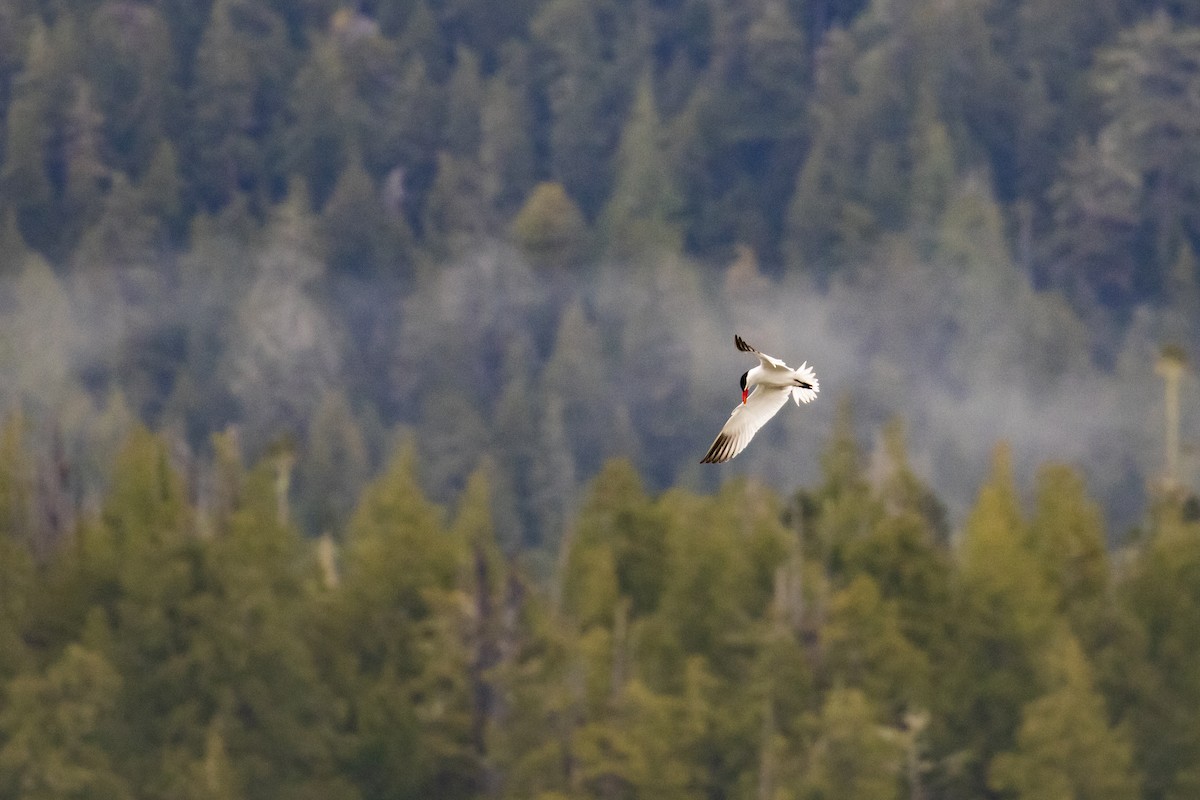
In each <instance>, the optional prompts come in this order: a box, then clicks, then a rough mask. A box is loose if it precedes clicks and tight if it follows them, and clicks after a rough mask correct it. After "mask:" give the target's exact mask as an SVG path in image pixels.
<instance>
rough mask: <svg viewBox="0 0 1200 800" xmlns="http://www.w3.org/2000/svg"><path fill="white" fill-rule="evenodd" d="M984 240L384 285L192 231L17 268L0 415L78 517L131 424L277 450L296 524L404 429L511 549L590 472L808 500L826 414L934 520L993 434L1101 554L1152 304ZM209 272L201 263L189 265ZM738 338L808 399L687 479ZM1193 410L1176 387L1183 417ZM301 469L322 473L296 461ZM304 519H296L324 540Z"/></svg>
mask: <svg viewBox="0 0 1200 800" xmlns="http://www.w3.org/2000/svg"><path fill="white" fill-rule="evenodd" d="M970 201H971V198H969V197H968V198H966V199H965V200H964V202H970ZM980 202H981V204H982V206H981V207H986V203H984V202H983V201H980ZM989 224H990V223H989V222H988V218H987V215H986V213H983V212H981V213H980V214H979V215H976V216H975V217H971V216H970V215H968V216H967V217H966V219H965V221H964V223H963V225H962V228H961V230H960V231H959V238H958V240H957V241H954V237H949V239H947V238H946V237H943V239H941V240H939V241H934V242H916V243H914V242H911V241H908V240H897V241H896V242H894V243H892V244H891V246H890V247H888V248H886V249H885V248H881V249H880V255H879V259H880V261H879V263H876V264H872V265H864V266H863V268H862V269H860V270H857V271H852V272H848V273H847V275H848V277H846V278H844V279H839V280H836V281H831V282H829V283H828V285H825V286H817V285H816V284H814V283H813V282H811V281H808V280H806V279H802V278H792V279H785V280H777V279H770V278H767V277H764V276H763V275H762V274H761V272H760V270H759V268H758V266H757V265H756V263H755V262H754V259H753V257H752V256H751V255H750V254H747V253H743V255H742V257H741V258H740V259H739V260H738V261H737V262H735V263H733V264H731V265H721V266H717V267H705V266H703V265H698V264H695V263H690V262H687V261H685V260H684V259H682V258H680V257H678V256H663V257H662V258H660V259H652V258H644V259H642V260H639V261H635V262H631V263H620V264H618V263H611V262H610V263H607V264H605V265H603V266H599V267H596V268H593V269H588V270H581V271H579V272H578V273H571V272H568V271H566V270H542V269H538V268H535V267H532V266H530V265H529V264H528V263H527V262H526V260H525V259H524V258H523V257H522V256H521V255H520V254H519V253H518V252H516V251H515V250H513V249H512V248H510V247H508V246H506V245H503V244H500V243H489V244H483V245H480V246H476V247H473V248H471V249H470V250H468V251H466V252H465V253H464V254H463V255H460V256H458V257H456V258H455V259H454V260H453V261H452V263H447V264H443V265H439V267H438V269H437V270H436V271H434V272H432V273H431V274H430V275H431V276H430V277H429V278H428V279H426V280H424V281H423V282H422V283H421V284H420V285H418V286H417V287H415V288H408V287H401V286H397V285H392V284H389V283H388V282H386V281H382V280H379V281H370V280H364V279H361V278H347V277H345V276H338V275H332V274H329V273H328V272H327V271H326V270H325V269H324V268H323V267H322V265H321V264H320V263H319V261H317V260H316V259H314V258H313V257H311V256H310V255H308V251H307V250H306V244H305V242H304V241H303V240H302V239H297V238H296V237H295V236H293V235H292V233H294V232H295V229H294V228H289V227H288V225H287V224H284V223H280V224H278V225H277V226H276V229H275V234H274V235H273V236H269V237H266V238H265V239H263V240H259V241H256V242H252V243H244V242H238V241H236V240H232V239H229V238H223V237H220V236H217V237H214V238H213V239H212V240H210V241H205V242H201V243H200V245H199V246H198V247H197V248H196V249H195V250H193V251H192V252H190V253H187V254H184V255H182V256H180V257H178V258H176V259H173V260H171V261H170V262H168V263H166V264H163V265H159V266H156V268H155V269H154V270H148V269H140V268H136V267H128V266H125V267H98V268H96V269H94V270H77V271H76V272H74V273H73V274H72V275H71V277H70V278H69V279H68V280H65V281H64V280H61V279H59V278H58V277H57V276H56V275H55V273H54V272H53V271H52V270H50V269H49V268H48V267H47V266H46V265H45V264H44V263H43V262H41V261H40V259H37V258H36V257H30V258H27V259H26V262H25V266H24V267H23V269H22V270H21V271H20V272H19V273H18V274H17V275H16V276H15V277H13V278H10V279H7V280H6V281H5V283H4V284H3V296H4V300H5V302H4V304H3V306H2V307H0V308H2V312H0V326H3V330H4V334H5V335H4V338H3V340H4V342H5V343H6V347H5V350H4V351H3V353H2V354H0V358H3V360H4V363H3V365H2V366H3V370H4V373H5V375H6V376H10V379H9V380H7V381H6V382H5V385H4V387H3V392H4V398H3V399H4V401H5V403H6V404H13V403H20V404H22V405H23V406H25V407H26V408H28V409H31V410H32V415H31V416H32V418H33V419H34V420H36V421H37V424H36V425H35V426H34V427H35V429H36V430H38V431H39V432H40V433H41V434H42V438H43V441H44V442H49V440H50V436H51V434H52V433H53V434H54V435H55V436H57V437H59V438H60V439H61V440H63V441H65V442H66V443H67V444H66V446H67V448H68V450H69V451H70V454H71V455H73V456H76V457H77V458H78V460H79V461H80V467H79V468H78V469H77V471H76V475H75V476H74V478H73V480H74V482H75V493H76V495H77V496H78V497H79V498H81V502H82V501H85V500H86V498H88V497H94V496H96V494H97V493H98V492H99V491H100V488H101V486H102V483H103V479H104V467H103V465H104V464H105V463H106V458H105V455H104V454H105V453H106V452H111V448H113V447H115V445H116V443H117V442H118V441H119V440H120V436H121V434H122V432H123V431H124V430H125V429H126V428H127V427H128V425H129V424H130V423H131V422H132V421H133V420H134V419H139V418H140V419H142V420H144V421H146V422H148V423H149V424H151V425H153V426H155V427H157V428H159V429H162V430H164V431H167V432H168V433H169V434H170V435H171V436H172V437H173V439H174V440H175V441H176V445H177V447H176V449H177V451H178V455H179V458H180V459H181V460H182V461H185V462H186V461H189V460H190V461H194V462H195V461H203V460H204V459H205V458H207V453H208V452H209V451H208V447H209V445H208V439H209V437H210V436H211V435H212V434H213V433H216V432H219V431H221V430H225V429H226V428H228V427H229V426H234V427H235V428H236V429H237V431H238V433H239V436H240V437H241V438H242V440H243V442H244V444H245V446H246V447H247V448H248V449H249V452H250V454H251V455H252V456H253V455H255V454H258V455H261V454H262V453H264V452H266V451H267V449H268V448H270V447H272V446H275V445H276V443H278V442H279V441H281V440H286V441H289V442H291V443H292V444H293V445H294V446H296V447H297V448H298V450H299V452H300V455H301V458H300V464H301V469H300V473H299V480H298V482H297V484H296V494H297V502H298V505H299V506H301V507H313V508H318V507H319V506H320V505H321V504H320V503H313V502H310V501H309V497H308V496H309V495H312V496H315V495H316V494H321V495H322V496H325V497H328V496H332V495H333V494H334V492H333V491H332V490H334V489H336V490H337V491H339V492H344V493H345V494H346V495H347V496H353V495H354V493H355V491H356V490H357V489H358V488H359V487H360V485H361V483H362V482H363V481H365V480H366V479H367V478H368V477H369V476H370V474H371V473H372V472H373V471H374V470H375V469H376V468H377V467H378V465H379V464H380V463H381V461H382V459H383V458H384V457H385V456H386V454H387V453H388V452H389V450H390V448H391V447H392V444H393V442H394V441H395V440H396V438H397V437H400V438H403V437H406V436H408V437H415V439H416V442H417V444H418V448H419V451H420V454H421V472H422V476H423V480H425V482H426V484H427V488H428V490H429V491H430V492H431V493H432V495H433V496H434V497H435V498H438V499H440V500H442V501H449V500H452V499H453V498H455V497H456V496H457V494H458V492H459V491H460V490H461V488H462V486H463V485H464V482H465V479H466V476H467V475H468V474H469V473H470V472H471V470H473V469H474V468H475V467H476V466H477V465H478V464H479V463H480V460H481V459H483V458H485V457H486V458H489V459H491V460H492V461H493V462H494V463H495V464H496V465H497V466H498V467H499V468H500V470H499V472H500V474H502V475H503V476H504V479H503V481H504V483H505V484H506V485H505V486H503V487H502V488H503V491H499V492H497V497H498V498H499V499H498V500H497V504H498V505H499V506H502V507H501V508H497V509H496V513H497V517H498V520H499V525H500V528H501V529H502V537H503V538H504V539H505V540H506V541H507V542H508V543H509V545H510V546H515V545H518V544H525V545H553V543H554V542H555V541H556V540H557V538H558V536H560V535H561V526H562V524H563V521H564V520H565V519H567V518H569V515H570V514H571V512H572V509H573V508H574V504H575V502H576V499H577V497H578V495H579V491H580V487H581V486H582V484H584V483H585V482H586V481H588V480H589V479H590V478H591V477H592V476H593V475H595V474H596V472H597V471H598V470H599V468H600V466H601V465H602V464H603V463H604V461H605V460H606V459H609V458H613V457H629V458H630V459H632V460H633V462H634V463H635V464H636V465H637V466H638V467H639V468H640V470H641V471H642V473H643V475H644V476H645V478H646V479H647V481H648V483H649V485H650V486H652V487H655V488H665V487H669V486H672V485H682V486H686V487H691V488H697V489H703V490H711V489H714V488H715V487H717V486H719V485H720V484H721V483H723V482H725V481H727V480H729V479H731V478H732V477H734V476H741V475H747V476H754V477H755V478H757V479H759V480H762V481H765V482H766V483H768V484H770V485H772V486H775V487H777V488H779V489H780V490H783V491H791V490H794V489H795V488H797V487H799V486H804V485H811V484H813V483H814V482H815V481H816V480H817V478H818V471H819V467H820V461H819V459H820V453H821V451H822V448H823V447H824V446H825V444H826V443H827V442H828V440H829V437H830V432H831V426H832V422H833V419H834V416H835V413H836V411H837V409H838V406H839V405H840V404H842V403H849V404H850V406H851V408H852V410H853V412H854V416H855V419H856V426H857V431H858V434H859V437H860V438H861V439H862V440H863V442H864V444H866V445H868V446H870V445H871V444H872V442H873V441H874V439H875V437H876V436H877V435H878V432H879V430H880V428H881V426H882V425H883V424H884V423H885V422H886V421H889V420H892V419H898V420H899V421H900V422H901V423H902V424H903V425H904V426H905V428H906V431H907V438H908V447H909V456H910V458H911V460H912V462H913V466H914V468H915V470H916V471H917V473H918V474H919V475H920V476H922V477H923V478H924V479H926V480H927V481H928V482H929V483H930V485H931V487H932V488H933V489H934V491H935V492H936V493H937V495H938V496H939V497H940V499H941V500H942V501H943V502H944V503H946V504H947V506H948V508H949V510H950V512H951V520H952V521H953V522H957V521H959V520H961V515H962V512H963V511H964V509H965V508H966V507H967V505H968V504H970V503H971V502H972V500H973V493H974V491H975V490H976V487H978V486H979V485H980V483H981V481H982V478H983V476H984V474H985V472H986V470H987V467H988V464H989V457H990V453H991V451H992V449H993V448H994V447H995V446H996V444H997V443H998V442H1000V441H1005V442H1008V443H1010V444H1011V446H1012V451H1013V454H1014V461H1015V463H1016V466H1017V470H1018V479H1019V480H1020V481H1021V482H1022V485H1025V486H1028V485H1029V484H1030V481H1031V478H1032V474H1033V472H1034V470H1035V469H1036V468H1037V467H1038V466H1039V465H1041V464H1043V463H1045V462H1050V461H1061V462H1067V463H1070V464H1073V465H1076V466H1078V467H1079V468H1081V469H1082V471H1083V472H1084V474H1086V476H1087V477H1088V480H1089V482H1090V488H1091V491H1092V492H1094V493H1095V495H1096V496H1097V497H1098V498H1100V499H1101V501H1102V503H1104V504H1105V506H1106V509H1107V511H1108V513H1109V515H1110V516H1109V518H1110V520H1112V524H1113V526H1114V528H1116V529H1115V530H1113V531H1110V535H1115V536H1118V537H1119V536H1120V535H1121V534H1123V532H1124V529H1125V527H1127V526H1128V525H1131V524H1133V523H1135V522H1136V521H1137V519H1138V517H1139V514H1140V513H1141V512H1142V510H1143V505H1144V496H1145V494H1144V493H1145V487H1146V485H1147V481H1150V480H1152V479H1154V478H1155V477H1156V476H1157V474H1158V471H1159V470H1160V464H1161V463H1162V458H1163V456H1162V447H1161V442H1162V431H1161V428H1162V421H1161V420H1162V400H1161V398H1162V383H1161V379H1160V378H1159V377H1158V376H1156V375H1155V372H1154V365H1155V359H1156V357H1157V354H1158V352H1159V348H1160V339H1161V337H1162V336H1163V330H1164V327H1165V326H1167V324H1168V323H1169V322H1170V314H1169V311H1164V310H1152V309H1149V308H1144V309H1141V310H1140V311H1138V312H1137V313H1135V314H1134V316H1133V319H1132V320H1131V321H1130V322H1128V323H1127V324H1124V325H1123V326H1117V325H1116V324H1115V323H1114V324H1113V325H1112V326H1111V329H1100V328H1097V327H1096V326H1095V324H1094V323H1093V324H1092V326H1091V327H1085V326H1084V325H1083V323H1082V322H1081V321H1080V320H1079V319H1078V318H1077V317H1076V316H1075V315H1074V314H1073V313H1072V312H1071V311H1070V310H1069V309H1068V308H1067V307H1066V306H1065V305H1064V304H1063V303H1062V302H1061V300H1060V299H1058V298H1057V296H1055V295H1052V294H1049V293H1039V292H1038V291H1035V290H1034V289H1033V288H1032V287H1031V285H1030V283H1029V281H1028V279H1027V278H1025V277H1024V276H1023V275H1022V274H1021V273H1020V271H1019V270H1018V269H1017V268H1016V267H1015V266H1013V264H1012V262H1011V260H1010V259H1009V257H1008V255H1007V253H1006V251H1005V247H1004V244H1003V238H1002V237H1000V236H999V235H998V234H996V232H995V230H994V229H989ZM289 231H291V233H289ZM989 237H990V238H989ZM217 258H219V259H221V260H222V261H223V268H222V269H221V270H219V271H218V270H200V269H198V268H197V266H198V264H202V263H203V262H206V261H211V260H212V259H217ZM48 321H49V322H52V323H53V324H49V325H48V324H47V322H48ZM735 332H736V333H739V334H741V335H742V336H744V337H745V338H746V339H747V341H749V342H751V343H752V344H754V345H755V346H756V347H758V348H760V349H761V350H763V351H764V352H767V353H771V354H772V355H775V356H777V357H780V358H783V359H785V360H786V361H788V362H789V363H791V364H793V365H799V363H800V362H802V361H807V362H808V363H809V364H810V365H812V366H813V367H814V368H815V369H816V371H817V374H818V376H819V377H820V380H821V395H820V397H819V398H818V400H817V402H815V403H813V404H811V405H808V406H805V407H802V408H796V407H795V406H793V405H789V406H787V407H785V408H784V409H783V410H782V411H781V412H780V413H779V414H778V416H777V417H776V418H775V419H774V420H772V421H771V423H770V424H768V425H767V426H766V427H765V428H764V429H763V430H762V431H761V432H760V433H759V434H758V436H757V437H756V438H755V440H754V441H753V443H752V444H751V446H750V447H749V448H748V449H747V450H746V451H745V452H744V453H743V454H742V455H741V456H739V457H738V458H737V459H736V460H734V461H732V462H730V463H728V464H725V465H721V466H710V465H703V466H702V465H700V464H698V463H697V462H698V461H699V459H700V457H701V456H702V455H703V453H704V452H705V450H706V448H707V447H708V445H709V444H710V442H711V440H712V438H713V437H714V436H715V434H716V432H717V431H718V430H719V428H720V426H721V425H722V424H723V423H724V421H725V419H726V417H727V415H728V413H729V412H730V410H731V409H732V408H733V406H734V405H735V404H736V403H737V402H738V400H739V398H740V395H739V390H738V383H737V380H738V375H740V374H741V372H742V371H744V370H745V369H747V368H748V367H749V366H751V365H752V362H751V361H749V360H748V358H747V357H746V356H745V354H742V353H739V352H737V351H736V350H735V349H734V347H733V335H734V333H735ZM1114 343H1115V344H1114ZM1196 397H1197V395H1196V392H1195V384H1194V381H1192V380H1190V379H1189V380H1188V381H1185V386H1184V419H1185V422H1186V421H1187V420H1188V419H1190V417H1191V415H1192V414H1194V411H1195V402H1196ZM46 446H48V445H46ZM315 453H323V454H324V456H322V457H321V458H315V457H314V458H312V459H309V460H310V461H313V462H318V461H319V462H322V463H320V464H319V465H315V466H310V467H306V459H305V456H306V455H312V454H315ZM324 462H329V463H324ZM89 465H93V466H89ZM331 481H332V483H331ZM331 513H332V516H330V514H331ZM321 515H324V516H323V517H321V518H320V519H317V518H313V517H310V518H308V520H307V524H308V526H309V527H311V528H314V529H316V528H324V527H329V526H332V527H334V528H336V527H337V526H338V525H339V524H340V522H341V520H339V519H338V518H337V514H336V513H333V512H330V511H328V510H327V509H326V510H324V511H320V512H317V516H318V517H320V516H321ZM314 532H319V530H314Z"/></svg>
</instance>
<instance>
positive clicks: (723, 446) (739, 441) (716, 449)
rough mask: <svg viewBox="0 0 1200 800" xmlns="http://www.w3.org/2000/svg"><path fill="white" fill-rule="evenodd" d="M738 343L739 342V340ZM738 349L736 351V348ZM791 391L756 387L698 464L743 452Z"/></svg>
mask: <svg viewBox="0 0 1200 800" xmlns="http://www.w3.org/2000/svg"><path fill="white" fill-rule="evenodd" d="M738 341H739V342H740V341H741V339H740V338H739V339H738ZM739 349H740V348H739ZM790 394H791V389H790V388H789V387H786V386H761V385H760V386H757V387H755V389H754V391H753V392H751V393H750V397H748V398H747V399H746V402H745V403H739V404H738V405H737V407H736V408H734V409H733V413H732V414H730V415H729V419H728V420H726V422H725V427H723V428H721V432H720V433H718V434H717V438H716V440H714V441H713V443H712V447H710V448H708V453H707V454H706V455H705V456H704V458H702V459H700V463H701V464H721V463H723V462H725V461H728V460H729V459H731V458H733V457H734V456H736V455H737V454H738V453H740V452H742V451H743V450H745V449H746V445H748V444H750V440H751V439H753V438H754V434H756V433H758V429H759V428H761V427H762V426H763V425H765V424H766V423H767V420H769V419H770V418H771V417H773V416H775V414H776V412H778V411H779V409H781V408H783V404H784V403H786V402H787V400H788V397H789V396H790Z"/></svg>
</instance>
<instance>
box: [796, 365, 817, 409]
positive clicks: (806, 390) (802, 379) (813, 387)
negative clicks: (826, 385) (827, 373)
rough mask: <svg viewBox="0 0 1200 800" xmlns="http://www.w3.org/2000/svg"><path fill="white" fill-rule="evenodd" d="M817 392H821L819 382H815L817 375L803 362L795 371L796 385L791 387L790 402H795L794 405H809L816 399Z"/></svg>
mask: <svg viewBox="0 0 1200 800" xmlns="http://www.w3.org/2000/svg"><path fill="white" fill-rule="evenodd" d="M819 391H821V382H820V381H818V380H817V373H815V372H813V368H812V367H810V366H809V365H808V362H807V361H805V362H804V363H803V364H801V365H800V368H799V369H798V370H796V385H795V386H793V387H792V400H794V401H795V402H796V405H800V404H801V403H811V402H812V401H813V400H816V399H817V392H819Z"/></svg>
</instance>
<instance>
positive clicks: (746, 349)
mask: <svg viewBox="0 0 1200 800" xmlns="http://www.w3.org/2000/svg"><path fill="white" fill-rule="evenodd" d="M733 344H734V346H736V347H737V349H738V350H741V351H742V352H743V353H757V352H758V351H757V350H755V349H754V348H753V347H751V346H750V345H748V344H746V340H745V339H743V338H742V337H741V336H738V335H737V334H736V333H735V334H734V335H733Z"/></svg>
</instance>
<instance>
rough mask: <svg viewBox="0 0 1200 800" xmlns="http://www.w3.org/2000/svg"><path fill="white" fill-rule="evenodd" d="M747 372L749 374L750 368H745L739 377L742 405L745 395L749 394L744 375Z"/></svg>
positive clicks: (744, 402) (744, 401)
mask: <svg viewBox="0 0 1200 800" xmlns="http://www.w3.org/2000/svg"><path fill="white" fill-rule="evenodd" d="M749 374H750V370H746V371H745V372H743V373H742V378H741V384H742V405H745V404H746V397H747V396H748V395H749V394H750V388H749V387H748V386H746V376H747V375H749Z"/></svg>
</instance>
